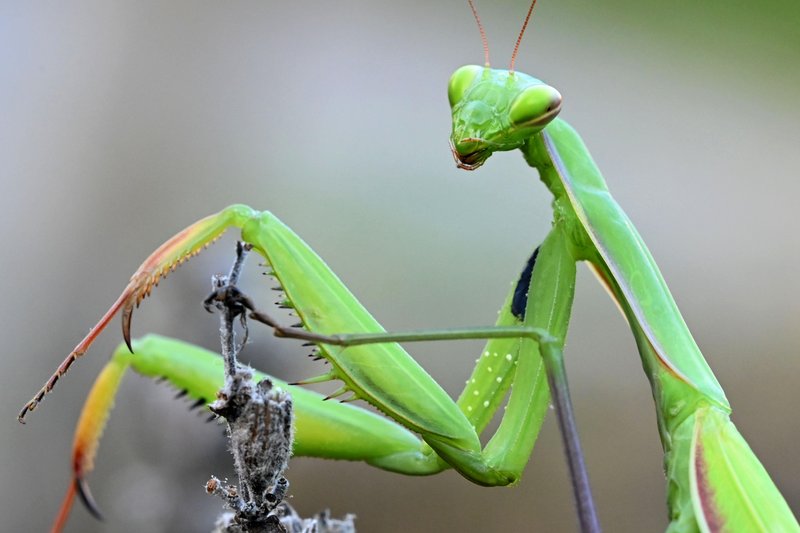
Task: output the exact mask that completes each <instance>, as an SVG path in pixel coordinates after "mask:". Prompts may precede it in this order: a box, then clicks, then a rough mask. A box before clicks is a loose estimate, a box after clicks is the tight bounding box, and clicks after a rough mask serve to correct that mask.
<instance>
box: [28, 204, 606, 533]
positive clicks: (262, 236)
mask: <svg viewBox="0 0 800 533" xmlns="http://www.w3.org/2000/svg"><path fill="white" fill-rule="evenodd" d="M229 226H237V227H241V228H242V237H243V239H244V240H245V241H246V242H248V243H249V244H251V245H252V246H253V248H254V249H255V250H256V251H257V252H259V253H260V254H262V255H263V256H264V257H265V258H266V259H267V261H268V262H269V264H270V266H271V268H272V269H273V275H274V276H275V277H276V279H277V280H278V281H279V282H280V284H281V287H282V289H283V290H284V291H285V292H286V303H287V304H288V305H290V306H291V307H293V309H294V311H295V312H296V314H297V315H298V317H300V319H301V320H302V323H303V325H304V327H305V328H306V330H305V331H300V332H295V334H293V335H292V336H296V337H301V338H304V339H305V340H308V341H312V342H316V343H319V344H321V351H320V354H321V355H322V356H323V357H325V358H326V359H328V361H329V362H330V363H331V371H330V372H328V373H326V374H324V375H323V376H319V377H318V378H314V379H311V380H307V381H324V380H332V379H339V380H341V381H342V382H343V383H344V385H343V387H342V389H341V391H342V392H345V391H349V392H351V393H352V394H353V395H354V396H355V397H356V398H360V399H363V400H366V401H367V402H369V403H371V404H373V405H375V406H376V407H377V408H378V409H379V410H381V411H382V412H383V413H385V414H387V415H388V416H390V417H391V418H394V419H395V421H397V422H398V423H400V424H402V425H403V426H405V427H407V428H409V429H411V430H412V431H414V432H416V433H419V434H420V436H421V437H422V439H423V440H424V441H425V443H426V444H425V445H421V444H420V443H419V442H418V441H416V440H415V439H414V438H413V436H411V437H410V438H409V437H408V436H407V435H409V434H407V433H404V432H403V431H402V430H400V434H397V431H396V430H395V429H387V428H383V429H381V428H380V426H378V427H377V429H376V432H377V434H378V435H379V437H377V438H372V437H368V436H365V434H364V432H363V431H362V432H360V433H358V436H356V437H351V438H358V439H360V440H361V442H362V445H364V446H373V445H374V448H373V449H372V450H371V451H368V452H367V453H365V454H364V455H363V456H361V457H357V456H351V458H359V459H366V460H368V461H369V462H371V463H372V464H376V466H381V467H383V468H387V469H389V470H395V471H401V472H405V473H413V474H428V473H434V472H437V471H439V470H441V469H443V468H446V467H447V466H451V467H453V468H455V469H456V470H458V471H459V472H460V473H462V474H463V475H464V476H465V477H467V478H469V479H470V480H472V481H474V482H476V483H479V484H483V485H506V484H509V483H514V482H515V481H516V480H518V479H519V476H520V473H521V470H522V468H523V467H524V465H525V464H526V462H527V459H528V457H529V455H530V451H531V449H532V447H533V443H534V441H535V439H536V436H537V435H538V431H539V428H540V426H541V423H542V419H543V415H544V412H545V411H546V406H547V404H548V395H547V388H546V387H544V386H543V385H544V376H545V375H546V373H547V372H546V371H545V366H546V365H544V364H543V362H542V360H541V357H540V356H539V350H538V346H540V345H541V346H542V348H543V349H544V350H545V351H546V352H547V353H548V354H549V355H550V358H549V362H555V363H558V362H559V361H560V358H561V355H560V354H561V348H562V346H563V335H564V334H565V333H566V326H567V321H568V318H569V308H570V306H571V302H572V292H573V288H574V278H575V267H574V258H571V257H570V256H569V249H568V246H567V245H566V243H567V241H566V239H565V232H564V229H563V228H562V227H561V226H560V225H556V226H555V227H554V229H553V230H552V232H551V234H550V236H549V237H548V238H547V239H546V240H545V242H544V244H543V245H542V246H541V248H540V250H539V252H538V259H537V261H536V264H535V266H534V268H533V273H532V280H533V281H532V283H531V286H530V289H529V292H528V299H527V302H528V303H527V306H526V311H525V315H524V317H523V318H520V317H517V316H515V315H514V314H513V313H512V311H511V302H512V300H513V298H514V293H515V292H517V291H516V287H512V289H511V293H510V294H509V296H508V298H507V299H506V304H505V305H504V307H503V310H502V312H501V315H500V318H499V320H498V326H497V327H493V328H479V329H461V330H452V331H445V332H435V333H419V332H418V333H411V334H399V335H388V334H386V333H384V332H383V331H382V328H380V326H379V325H378V324H377V322H375V320H374V319H373V318H372V317H371V316H369V314H368V313H367V312H366V310H364V308H363V307H361V305H360V304H359V303H358V302H357V301H356V300H355V299H354V298H353V296H352V295H351V294H350V293H349V291H347V289H346V288H345V287H344V285H343V284H342V283H341V281H339V280H338V278H336V276H335V275H334V274H333V273H332V272H331V271H330V270H329V269H328V268H327V266H326V265H325V264H324V263H323V262H322V260H321V259H320V258H319V257H318V256H316V254H314V253H313V251H311V249H310V248H308V246H307V245H306V244H305V243H304V242H303V241H302V240H301V239H300V238H299V237H298V236H297V235H295V234H294V233H293V232H292V231H291V230H289V228H287V227H286V226H284V225H283V224H282V223H281V222H280V221H278V220H277V219H276V218H275V217H274V216H273V215H271V214H270V213H268V212H261V213H260V212H257V211H253V210H251V209H249V208H247V207H245V206H232V207H230V208H228V209H225V210H223V211H222V212H220V213H219V214H217V215H213V216H211V217H207V218H205V219H203V220H201V221H199V222H198V223H196V224H195V225H193V226H190V227H189V228H187V229H186V230H184V231H182V232H180V233H179V234H178V235H176V237H174V238H172V239H170V240H169V241H167V243H165V245H163V246H162V247H160V248H159V249H158V250H157V251H156V252H155V253H154V254H153V255H152V256H151V257H150V258H148V259H147V260H146V261H145V262H144V263H143V265H142V267H141V268H140V269H139V270H138V271H137V272H136V273H135V274H134V276H133V277H132V281H131V283H130V284H129V286H128V287H127V288H126V290H125V292H124V293H123V296H122V297H121V298H120V299H119V300H118V302H117V303H115V307H116V308H121V309H123V310H127V309H129V308H130V309H132V305H133V304H132V302H137V301H141V298H143V296H142V295H143V294H146V293H147V292H149V289H150V287H152V285H153V284H154V283H155V280H156V279H157V278H158V277H159V276H161V275H163V274H164V273H165V272H168V271H169V270H170V269H171V268H172V265H174V264H177V263H179V262H181V261H183V260H184V258H185V257H188V256H189V255H192V254H194V253H196V250H198V249H200V248H201V247H202V246H204V245H205V244H206V243H207V242H209V241H210V240H212V239H214V238H216V237H217V236H218V235H219V234H220V233H221V232H222V231H224V229H225V228H227V227H229ZM120 302H121V303H120ZM543 302H544V303H543ZM250 307H253V306H252V305H250ZM257 316H258V315H257ZM130 317H131V314H130V313H126V314H123V319H124V320H123V329H124V336H125V337H126V339H127V338H129V337H128V328H129V326H130ZM104 320H105V321H106V322H107V319H105V318H104ZM262 320H264V321H265V322H267V323H269V324H270V325H272V326H277V333H278V334H279V335H288V334H290V332H291V331H292V330H287V329H286V328H281V327H280V326H279V325H278V324H276V323H275V322H274V321H273V320H272V319H270V318H268V317H267V318H263V319H262ZM101 328H102V323H101V325H100V326H98V327H97V328H95V330H93V332H92V335H93V336H96V335H97V333H99V329H101ZM546 328H549V329H546ZM341 331H365V332H373V333H365V334H353V335H338V334H335V332H341ZM331 334H333V335H331ZM557 335H560V336H557ZM487 337H488V338H492V339H493V340H491V341H490V342H489V343H488V345H487V347H486V349H485V351H484V356H483V357H482V358H481V359H482V360H483V359H485V360H486V361H487V366H485V367H480V366H479V368H478V369H477V370H476V373H475V375H474V376H473V378H472V379H471V380H470V383H469V385H470V387H468V391H469V392H471V396H472V400H471V401H470V399H469V398H470V394H465V395H463V396H462V400H461V402H460V407H459V405H457V404H455V403H454V402H453V401H452V400H451V399H450V398H449V397H448V396H447V395H446V394H445V393H444V391H442V389H441V388H440V387H439V386H438V385H437V384H436V382H435V381H433V379H432V378H430V376H428V374H427V373H426V372H425V371H424V370H422V368H421V367H419V366H418V365H417V364H416V363H415V362H414V361H413V360H412V359H410V357H409V356H408V355H407V354H406V353H405V351H403V350H402V348H401V347H400V346H399V345H397V344H390V342H403V341H415V340H436V339H439V340H450V339H463V338H487ZM521 339H523V340H521ZM150 342H151V343H155V344H156V346H155V347H154V348H153V347H147V345H145V346H143V347H142V348H141V349H142V350H146V351H147V352H148V353H149V354H150V355H149V357H148V360H151V362H150V363H148V364H147V365H144V364H143V366H150V365H152V367H153V368H157V369H160V373H161V375H165V376H173V375H174V376H175V377H174V378H173V377H170V379H171V380H172V381H173V382H174V383H175V385H176V386H178V387H181V388H187V389H189V386H188V383H187V382H188V381H191V380H184V379H181V378H180V377H179V376H180V375H181V373H182V372H190V370H188V368H186V367H190V366H192V363H191V362H187V361H181V358H179V357H175V358H172V357H168V359H170V360H173V361H175V364H176V365H177V368H176V367H174V366H172V365H173V363H168V362H167V360H166V359H161V360H159V361H158V362H156V358H155V354H156V353H159V352H161V353H166V352H168V351H170V350H172V349H173V348H169V349H167V348H166V347H164V346H163V345H164V342H163V341H150ZM376 343H380V344H376ZM334 344H342V345H348V346H349V347H348V348H346V349H340V348H335V349H332V348H330V346H331V345H334ZM85 345H86V343H85V342H82V343H81V344H80V345H79V348H83V347H84V346H85ZM134 349H135V350H137V351H138V350H139V348H136V347H134ZM174 349H176V350H177V348H174ZM498 350H502V351H498ZM77 351H78V350H76V351H75V352H74V353H72V354H70V356H68V358H67V361H70V360H74V359H75V357H77V355H79V354H77ZM132 357H133V358H134V359H128V358H123V356H122V355H121V354H119V353H117V355H115V360H117V361H118V363H117V364H118V365H123V366H124V365H125V364H130V361H135V360H136V357H137V356H132ZM495 359H496V360H497V361H498V363H499V362H500V361H502V364H497V365H496V368H493V367H492V366H491V365H492V361H493V360H495ZM68 366H69V363H65V364H62V365H61V367H59V371H60V370H61V368H65V367H68ZM120 368H122V367H120ZM181 368H184V370H181ZM553 368H556V369H557V368H558V367H557V366H553ZM143 370H145V369H144V368H143ZM157 372H158V371H157ZM57 375H58V374H57ZM512 375H513V376H514V382H515V387H514V390H513V392H512V394H511V400H510V404H509V406H508V409H507V410H506V412H505V414H504V417H503V421H502V422H501V425H500V428H499V429H498V431H497V432H496V434H495V436H494V437H493V438H492V439H491V440H490V442H489V444H488V445H487V447H486V449H485V450H481V445H480V441H479V440H478V433H477V432H476V428H475V427H473V423H472V421H471V419H470V417H472V420H474V421H475V423H476V425H478V422H479V421H480V422H481V423H482V424H483V425H485V423H483V422H482V421H483V420H485V419H486V418H487V415H486V414H485V413H482V411H486V410H488V408H492V407H494V408H496V407H497V406H499V403H500V399H501V398H502V396H503V395H504V393H505V390H506V387H507V383H508V381H507V380H506V381H505V383H506V385H505V386H504V380H505V378H506V377H508V376H512ZM555 375H556V374H554V376H555ZM562 377H563V376H562ZM53 382H54V379H53V378H51V379H50V380H48V384H49V383H53ZM552 383H553V384H554V385H555V384H559V386H561V385H560V383H563V380H560V379H559V380H554V381H553V382H552ZM46 388H47V387H45V389H43V390H46ZM99 390H101V391H104V392H101V393H100V394H101V395H105V396H106V397H107V396H108V395H109V394H110V393H109V390H110V389H109V388H108V387H105V386H100V389H99ZM112 393H113V391H112ZM476 393H477V394H476ZM40 394H41V393H40ZM204 394H206V395H207V394H208V390H206V391H205V393H204ZM334 395H338V393H334ZM193 396H194V397H198V398H200V397H204V398H207V397H208V396H203V394H201V393H200V392H199V391H198V392H196V393H195V394H193ZM332 396H333V395H332ZM37 398H38V397H37ZM37 398H35V399H34V400H33V401H32V403H31V406H34V405H35V402H36V400H37ZM476 398H479V401H475V399H476ZM559 398H560V399H561V400H562V401H563V402H568V397H567V396H566V395H565V394H561V395H559ZM103 402H105V403H103ZM103 402H95V401H94V400H92V401H89V402H87V405H89V406H92V407H90V409H91V408H94V407H93V406H96V405H103V406H104V408H103V409H100V411H103V413H100V414H95V415H94V419H95V422H94V423H93V424H92V425H91V430H90V431H86V432H84V433H85V434H86V435H88V436H87V437H82V438H81V440H80V441H79V443H80V444H81V446H83V447H84V448H87V449H88V450H89V451H88V452H86V451H80V450H79V451H77V452H76V454H77V455H80V456H82V457H86V458H90V457H91V456H92V452H93V449H92V446H94V445H88V444H85V443H86V442H96V439H97V438H98V437H99V432H100V430H101V429H102V420H104V418H105V414H104V413H106V412H107V409H108V406H110V400H108V401H106V400H104V401H103ZM319 403H320V402H317V401H314V400H311V399H309V400H308V401H306V400H305V399H303V397H302V396H299V397H298V398H296V405H297V408H298V426H299V427H298V433H297V440H298V442H299V443H300V444H299V445H298V453H308V454H309V455H318V456H323V457H336V456H337V455H338V454H340V453H341V452H337V451H336V450H337V449H338V448H337V446H336V445H334V444H332V443H331V442H329V440H330V439H328V438H327V437H325V438H323V437H319V435H323V434H324V431H323V429H320V428H322V427H323V426H325V427H326V428H327V424H328V423H331V424H334V425H336V421H335V419H336V417H337V415H338V413H333V412H326V411H325V410H323V412H322V413H321V415H320V416H319V418H317V419H311V420H309V421H306V422H304V420H303V413H304V411H305V410H306V408H305V406H306V405H313V404H319ZM28 407H29V406H26V410H28ZM315 409H316V407H312V408H310V409H309V411H312V412H316V411H315ZM559 409H560V410H563V409H562V407H561V405H559ZM567 412H568V411H567ZM22 414H23V415H24V412H23V413H22ZM342 416H343V417H345V418H352V416H351V414H349V413H344V412H343V413H342ZM98 420H99V421H100V422H97V421H98ZM307 420H308V419H307ZM347 426H348V424H342V426H341V427H340V430H338V433H346V432H347V431H348V429H347ZM368 427H371V426H368ZM394 427H395V426H391V428H394ZM570 427H571V426H568V428H570ZM304 428H308V429H304ZM312 428H313V429H312ZM573 429H574V428H573ZM305 431H310V432H311V433H312V434H316V435H318V437H316V441H315V437H310V438H308V439H306V437H304V435H305V433H304V432H305ZM79 433H81V432H80V431H79ZM396 434H397V435H396ZM386 435H389V436H390V437H386V438H389V442H381V440H382V439H383V438H384V437H385V436H386ZM76 442H78V441H76ZM306 442H308V443H309V444H308V448H304V446H305V444H304V443H306ZM570 442H572V443H574V442H575V439H574V438H571V439H570ZM398 446H401V447H402V451H400V452H399V453H390V454H388V455H387V454H385V451H386V450H387V449H392V448H397V447H398ZM78 448H80V446H78ZM571 449H573V450H577V447H575V446H574V445H572V447H571ZM379 456H380V457H382V458H380V457H379ZM376 457H377V458H376ZM572 457H573V458H574V454H573V456H572ZM372 458H375V459H374V460H372ZM89 463H90V461H89ZM76 464H81V461H76ZM575 466H576V467H580V465H575ZM85 470H86V469H84V468H76V479H77V480H80V479H82V478H83V476H84V475H85ZM579 477H582V478H584V479H585V474H582V475H581V476H579ZM79 485H80V484H79V483H78V484H77V485H76V486H79ZM583 486H587V484H585V483H584V484H583ZM588 496H589V495H588V494H586V493H583V494H582V497H583V498H584V499H586V498H588ZM583 507H586V505H583ZM590 521H591V520H590Z"/></svg>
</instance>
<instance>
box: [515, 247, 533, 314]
mask: <svg viewBox="0 0 800 533" xmlns="http://www.w3.org/2000/svg"><path fill="white" fill-rule="evenodd" d="M538 255H539V247H538V246H537V247H536V249H535V250H534V251H533V253H532V254H531V256H530V257H529V258H528V263H527V264H526V265H525V268H523V269H522V274H520V275H519V281H517V288H516V289H514V297H513V298H512V299H511V312H512V313H513V314H514V316H515V317H517V318H519V319H520V320H524V319H525V308H526V307H527V306H528V289H529V288H530V286H531V277H532V276H533V267H534V265H535V264H536V257H537V256H538Z"/></svg>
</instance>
